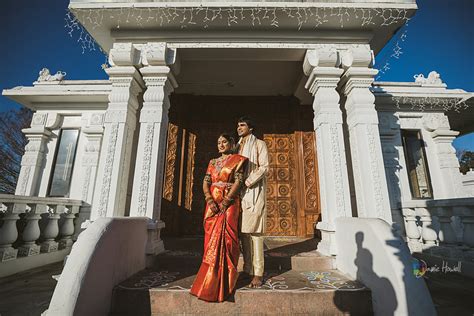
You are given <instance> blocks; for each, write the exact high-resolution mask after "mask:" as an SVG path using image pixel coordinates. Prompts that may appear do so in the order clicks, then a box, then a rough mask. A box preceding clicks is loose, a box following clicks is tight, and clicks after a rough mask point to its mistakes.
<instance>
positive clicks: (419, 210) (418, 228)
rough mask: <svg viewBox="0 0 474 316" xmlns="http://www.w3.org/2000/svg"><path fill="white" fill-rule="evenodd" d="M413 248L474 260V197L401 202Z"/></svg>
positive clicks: (408, 237)
mask: <svg viewBox="0 0 474 316" xmlns="http://www.w3.org/2000/svg"><path fill="white" fill-rule="evenodd" d="M402 213H403V217H404V220H405V229H406V238H407V243H408V247H409V248H410V250H411V252H422V253H428V254H431V255H435V256H440V257H445V258H452V259H456V260H467V261H472V260H474V198H459V199H445V200H419V201H409V202H404V203H402Z"/></svg>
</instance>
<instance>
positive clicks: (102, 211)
mask: <svg viewBox="0 0 474 316" xmlns="http://www.w3.org/2000/svg"><path fill="white" fill-rule="evenodd" d="M118 130H119V124H118V123H116V124H112V125H111V129H110V136H109V144H108V148H107V153H106V155H107V156H106V158H105V167H104V180H103V183H102V188H101V191H100V200H99V208H98V215H99V217H105V216H106V214H107V204H108V201H109V195H110V186H111V181H112V168H113V164H114V158H115V147H116V144H117V138H118Z"/></svg>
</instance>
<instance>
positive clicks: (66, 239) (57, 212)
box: [0, 194, 89, 262]
mask: <svg viewBox="0 0 474 316" xmlns="http://www.w3.org/2000/svg"><path fill="white" fill-rule="evenodd" d="M82 206H83V202H82V201H77V200H71V199H62V198H40V197H29V196H15V195H6V194H0V262H3V261H8V260H14V259H16V258H17V257H29V256H35V255H38V254H40V253H49V252H54V251H57V250H59V249H66V248H70V247H71V246H72V243H73V236H74V235H75V233H76V232H75V227H78V225H75V223H74V220H75V218H76V216H77V215H78V213H79V212H80V211H81V208H82ZM85 209H89V207H87V206H86V207H85ZM61 217H62V219H61V227H59V225H58V220H59V219H60V218H61ZM17 221H20V222H21V223H24V225H21V224H20V225H17ZM42 222H44V225H40V223H42ZM79 225H80V224H79ZM17 226H18V227H20V231H18V228H17ZM21 227H24V228H23V230H21ZM77 233H78V232H77ZM20 236H21V239H20V240H21V242H22V243H21V245H19V247H18V248H17V249H16V248H15V247H16V246H15V247H14V244H15V245H16V244H17V243H19V242H20V240H18V238H19V237H20ZM40 241H41V244H40ZM58 241H59V242H58Z"/></svg>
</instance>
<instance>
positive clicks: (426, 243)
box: [415, 207, 438, 250]
mask: <svg viewBox="0 0 474 316" xmlns="http://www.w3.org/2000/svg"><path fill="white" fill-rule="evenodd" d="M415 213H416V215H418V216H420V220H421V222H422V230H421V237H422V239H423V246H422V247H423V250H429V249H430V248H432V247H434V246H436V245H437V241H438V234H437V233H436V230H435V229H434V227H433V218H432V216H431V214H430V212H429V210H428V209H427V208H426V207H416V208H415Z"/></svg>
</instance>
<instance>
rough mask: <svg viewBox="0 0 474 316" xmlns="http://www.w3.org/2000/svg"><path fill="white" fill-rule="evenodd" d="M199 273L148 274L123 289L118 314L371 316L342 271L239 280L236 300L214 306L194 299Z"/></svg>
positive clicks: (365, 295)
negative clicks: (254, 284)
mask: <svg viewBox="0 0 474 316" xmlns="http://www.w3.org/2000/svg"><path fill="white" fill-rule="evenodd" d="M194 278H195V274H194V273H190V271H185V269H182V268H181V267H175V269H172V270H160V269H157V270H155V269H147V270H144V271H142V272H140V273H138V274H136V275H135V276H133V277H132V278H130V279H128V280H126V281H125V282H123V283H121V284H120V285H119V286H117V287H116V288H115V290H114V303H113V310H112V312H111V314H112V315H150V314H151V315H184V314H186V315H222V314H230V315H246V314H254V315H275V314H280V315H281V314H287V315H289V314H304V315H343V314H345V313H350V314H351V315H371V314H372V301H371V294H370V290H369V289H367V288H366V287H365V286H364V285H362V284H361V283H359V282H357V281H351V280H349V279H348V278H347V277H345V276H344V275H342V274H341V273H339V272H338V271H336V270H328V271H306V272H302V271H292V270H290V271H286V272H278V271H268V272H267V273H266V274H265V276H264V282H265V283H264V285H263V286H262V288H260V289H250V288H248V287H247V285H248V280H243V279H239V281H238V283H237V290H236V292H235V295H233V296H232V297H231V298H229V300H228V301H226V302H223V303H208V302H205V301H202V300H199V299H197V298H196V297H194V296H192V295H191V294H189V290H190V288H191V286H192V283H193V281H194Z"/></svg>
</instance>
